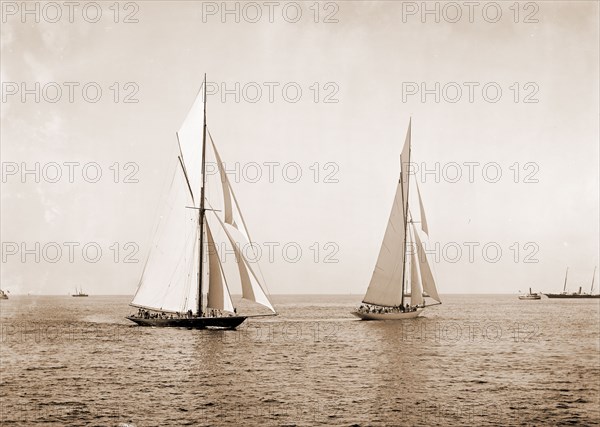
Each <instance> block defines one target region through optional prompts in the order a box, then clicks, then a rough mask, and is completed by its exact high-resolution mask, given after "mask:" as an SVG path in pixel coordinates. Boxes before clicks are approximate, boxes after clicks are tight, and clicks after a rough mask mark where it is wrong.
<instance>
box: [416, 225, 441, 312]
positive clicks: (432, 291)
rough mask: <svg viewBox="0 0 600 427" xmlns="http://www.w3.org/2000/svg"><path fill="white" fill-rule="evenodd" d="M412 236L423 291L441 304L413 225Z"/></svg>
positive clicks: (419, 239) (425, 255)
mask: <svg viewBox="0 0 600 427" xmlns="http://www.w3.org/2000/svg"><path fill="white" fill-rule="evenodd" d="M412 228H413V234H414V236H415V243H416V244H417V256H418V259H419V270H420V272H421V282H422V284H423V290H424V291H425V292H427V293H428V294H429V296H430V297H431V298H433V299H434V300H436V301H437V302H442V300H441V298H440V296H439V294H438V291H437V288H436V286H435V280H434V279H433V274H432V273H431V268H430V267H429V262H428V261H427V254H425V252H424V251H423V244H422V243H421V238H420V237H419V233H418V232H417V230H416V228H415V224H414V223H413V224H412Z"/></svg>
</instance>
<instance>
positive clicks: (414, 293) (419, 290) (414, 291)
mask: <svg viewBox="0 0 600 427" xmlns="http://www.w3.org/2000/svg"><path fill="white" fill-rule="evenodd" d="M410 304H411V305H421V304H423V287H422V286H421V279H420V278H419V264H418V262H417V257H416V255H415V250H414V247H413V248H412V250H411V251H410Z"/></svg>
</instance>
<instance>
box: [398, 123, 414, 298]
mask: <svg viewBox="0 0 600 427" xmlns="http://www.w3.org/2000/svg"><path fill="white" fill-rule="evenodd" d="M411 124H412V117H411V118H410V120H409V121H408V164H407V165H406V168H407V174H406V200H404V182H403V181H404V179H403V176H404V165H402V164H401V165H400V184H401V187H402V214H403V215H404V254H403V255H404V256H403V257H402V297H401V299H400V304H401V305H402V306H403V307H404V282H405V275H406V231H407V228H408V191H409V189H410V185H409V182H410V178H409V174H408V168H409V167H410V146H411V143H412V129H411ZM400 157H402V156H400ZM400 163H402V162H400ZM404 206H406V209H405V208H404ZM411 302H412V301H411Z"/></svg>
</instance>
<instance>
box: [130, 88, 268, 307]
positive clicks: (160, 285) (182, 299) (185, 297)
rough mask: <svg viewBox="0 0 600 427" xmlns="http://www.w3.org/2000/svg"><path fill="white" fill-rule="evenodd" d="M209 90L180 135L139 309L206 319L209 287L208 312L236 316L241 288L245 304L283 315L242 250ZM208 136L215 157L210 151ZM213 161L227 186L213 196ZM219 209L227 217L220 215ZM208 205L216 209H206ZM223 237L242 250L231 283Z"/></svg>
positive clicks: (244, 237) (243, 233)
mask: <svg viewBox="0 0 600 427" xmlns="http://www.w3.org/2000/svg"><path fill="white" fill-rule="evenodd" d="M205 88H206V82H205V83H204V85H203V86H202V88H201V90H200V92H199V94H198V95H197V97H196V100H195V101H194V104H193V105H192V107H191V109H190V111H189V112H188V115H187V117H186V119H185V120H184V122H183V124H182V126H181V128H180V129H179V131H178V132H177V140H178V143H179V158H178V159H177V164H176V170H175V173H174V175H173V177H172V180H171V183H170V184H171V185H170V187H169V191H168V195H167V200H166V203H165V212H164V213H163V215H162V216H161V218H160V221H159V225H158V229H157V232H156V233H155V240H154V242H153V244H152V247H151V251H150V254H149V256H148V259H147V261H146V265H145V267H144V273H143V275H142V279H141V280H140V283H139V285H138V289H137V292H136V295H135V297H134V299H133V301H132V303H131V305H133V306H136V307H142V308H147V309H152V310H159V311H165V312H179V313H185V312H187V311H189V310H191V311H192V312H194V313H196V314H197V315H199V316H202V315H203V312H202V311H203V307H204V304H203V284H204V282H208V292H207V298H206V308H211V309H218V310H223V311H228V312H233V311H235V308H234V305H233V302H232V300H231V294H230V291H229V286H228V284H229V283H234V282H237V283H240V285H241V290H242V294H243V297H244V298H245V299H248V300H251V301H255V302H257V303H259V304H262V305H264V306H265V307H267V308H268V309H269V310H271V311H273V312H275V309H274V308H273V305H272V304H271V302H270V301H269V298H268V297H267V295H266V293H265V291H264V289H263V284H262V283H261V280H259V279H258V276H257V275H256V274H255V273H254V269H253V268H251V267H250V262H249V261H248V259H247V258H246V256H245V255H244V254H243V253H242V252H241V251H240V250H239V245H240V244H245V243H249V242H250V237H249V233H248V231H247V228H246V224H245V223H244V220H243V217H242V214H241V211H240V209H239V206H238V203H237V200H236V199H235V195H234V194H233V189H232V188H231V185H230V183H229V180H228V178H227V175H226V173H225V171H224V168H223V165H222V161H221V158H220V156H219V153H218V152H217V149H216V146H215V144H214V142H213V140H212V137H211V136H210V133H208V132H207V129H206V124H205V119H206V108H205V104H206V102H205V100H206V93H205ZM207 134H208V135H207ZM207 136H208V139H210V153H209V152H207V150H206V145H207V144H206V139H207ZM209 155H212V156H213V157H214V159H215V163H216V164H217V165H218V168H219V178H220V179H219V180H217V184H220V185H217V186H214V185H213V186H212V187H211V188H210V189H208V188H207V185H208V184H207V178H209V172H208V171H206V169H205V166H206V162H207V156H209ZM213 184H214V183H213ZM207 190H208V191H207ZM213 196H214V198H213ZM211 198H212V199H213V200H211ZM211 202H213V203H215V204H217V205H218V206H217V207H218V208H219V209H214V208H213V205H212V203H211ZM205 203H206V205H208V207H209V208H205ZM221 208H222V209H221ZM206 212H210V213H211V217H213V218H215V219H216V221H215V220H212V221H211V223H210V224H209V221H208V220H207V219H208V218H207V217H206V215H207V214H206ZM217 229H218V230H217ZM215 230H217V231H219V232H221V231H224V233H225V234H226V236H227V238H228V240H229V244H230V245H232V246H233V248H234V251H235V254H236V262H237V264H238V268H237V269H236V270H237V277H228V274H230V273H231V271H230V270H231V269H229V270H227V271H226V269H224V268H223V261H222V259H221V257H220V256H219V253H218V252H219V251H218V246H217V244H216V243H215ZM221 234H222V233H221ZM234 234H235V237H234ZM203 254H204V255H203ZM236 270H234V271H236ZM200 276H201V277H200Z"/></svg>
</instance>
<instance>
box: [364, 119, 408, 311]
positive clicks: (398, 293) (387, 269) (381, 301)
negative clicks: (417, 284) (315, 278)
mask: <svg viewBox="0 0 600 427" xmlns="http://www.w3.org/2000/svg"><path fill="white" fill-rule="evenodd" d="M409 162H410V124H409V127H408V133H407V135H406V141H405V143H404V148H403V149H402V154H401V155H400V164H401V176H400V180H399V182H398V185H397V187H396V195H395V196H394V203H393V204H392V211H391V213H390V218H389V220H388V224H387V228H386V230H385V234H384V236H383V242H382V243H381V248H380V249H379V256H378V257H377V263H376V264H375V270H374V271H373V276H371V282H370V283H369V288H368V289H367V293H366V294H365V297H364V298H363V302H364V303H367V304H376V305H384V306H396V305H400V304H401V303H402V280H403V276H404V258H405V256H406V235H405V233H406V230H405V224H406V214H407V212H408V164H409Z"/></svg>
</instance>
